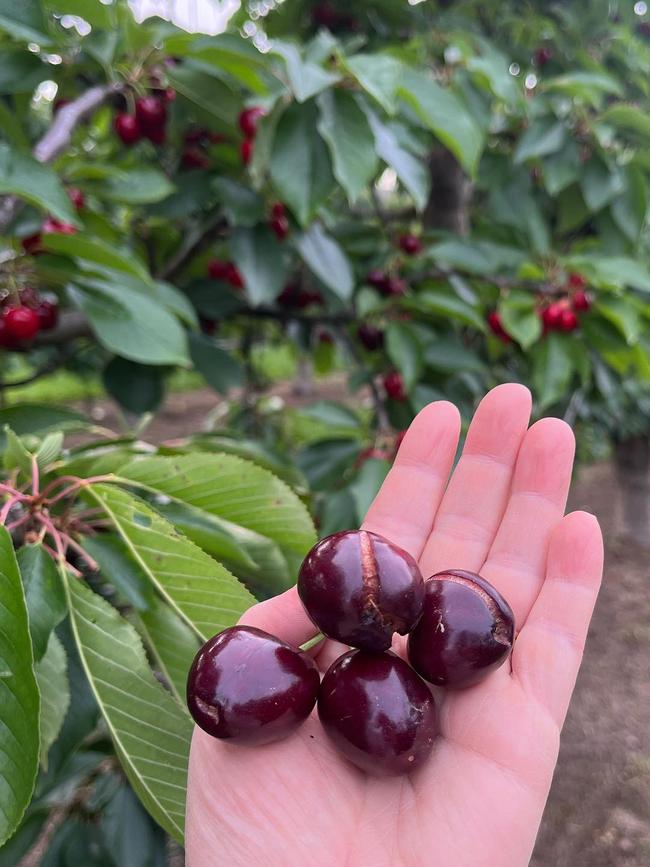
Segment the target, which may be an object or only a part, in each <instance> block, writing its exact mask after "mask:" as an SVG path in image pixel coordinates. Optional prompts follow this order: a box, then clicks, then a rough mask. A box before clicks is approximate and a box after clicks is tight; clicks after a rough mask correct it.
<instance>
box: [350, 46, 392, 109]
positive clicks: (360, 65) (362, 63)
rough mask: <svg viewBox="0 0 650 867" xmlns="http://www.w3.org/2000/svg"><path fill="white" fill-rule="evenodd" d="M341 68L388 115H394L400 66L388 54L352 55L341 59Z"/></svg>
mask: <svg viewBox="0 0 650 867" xmlns="http://www.w3.org/2000/svg"><path fill="white" fill-rule="evenodd" d="M341 62H342V64H343V68H344V69H345V70H346V71H347V72H349V73H350V74H351V75H353V76H354V77H355V78H356V80H357V81H358V82H359V84H360V85H361V87H362V88H363V89H364V90H365V91H366V93H368V94H370V96H372V97H373V99H376V100H377V102H378V103H379V105H381V107H382V108H383V109H384V110H385V111H386V112H387V113H388V114H394V112H395V101H396V94H397V88H398V85H399V81H400V78H401V75H402V64H401V62H400V61H399V60H397V58H395V57H391V55H390V54H354V55H353V56H352V57H343V58H342V59H341Z"/></svg>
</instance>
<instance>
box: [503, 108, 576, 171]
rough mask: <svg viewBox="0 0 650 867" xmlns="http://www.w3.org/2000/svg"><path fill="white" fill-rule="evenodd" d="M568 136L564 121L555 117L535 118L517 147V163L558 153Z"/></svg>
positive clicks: (515, 159)
mask: <svg viewBox="0 0 650 867" xmlns="http://www.w3.org/2000/svg"><path fill="white" fill-rule="evenodd" d="M566 138H567V128H566V126H565V124H564V122H563V121H561V120H555V118H553V117H542V118H539V119H538V120H534V121H533V122H532V123H531V125H530V126H529V127H528V129H527V130H526V132H525V133H524V134H523V135H522V137H521V138H520V139H519V142H518V144H517V147H516V148H515V153H514V161H515V164H520V163H523V162H525V161H526V160H529V159H532V158H534V157H545V156H548V155H549V154H554V153H557V152H558V151H559V150H560V148H562V147H563V146H564V143H565V141H566Z"/></svg>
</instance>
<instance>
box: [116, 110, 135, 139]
mask: <svg viewBox="0 0 650 867" xmlns="http://www.w3.org/2000/svg"><path fill="white" fill-rule="evenodd" d="M113 129H114V130H115V132H116V134H117V137H118V138H119V139H120V141H121V142H122V143H123V144H125V145H127V146H131V145H134V144H135V143H136V142H138V141H140V139H141V138H142V130H141V128H140V124H139V123H138V121H137V119H136V117H135V115H133V114H127V113H126V112H120V113H119V114H116V115H115V119H114V120H113Z"/></svg>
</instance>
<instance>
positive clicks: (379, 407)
mask: <svg viewBox="0 0 650 867" xmlns="http://www.w3.org/2000/svg"><path fill="white" fill-rule="evenodd" d="M338 334H339V337H340V339H341V341H342V342H343V344H344V345H345V347H346V348H347V350H348V352H349V353H350V355H351V356H352V358H353V360H354V362H355V364H357V365H358V366H359V367H365V366H364V363H363V360H362V358H361V357H360V356H359V353H358V351H357V348H356V346H355V345H354V341H353V340H352V339H351V338H350V335H349V334H348V333H347V332H346V331H345V330H344V329H341V330H340V331H339V332H338ZM368 387H369V388H370V394H371V396H372V403H373V406H374V408H375V415H376V416H377V430H378V432H379V433H386V431H389V430H390V427H391V425H390V422H389V420H388V413H387V412H386V406H385V404H384V401H383V398H382V396H381V392H380V391H379V388H378V387H377V383H376V382H375V380H374V378H373V377H372V376H370V377H369V378H368Z"/></svg>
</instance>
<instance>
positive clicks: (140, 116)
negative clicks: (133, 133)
mask: <svg viewBox="0 0 650 867" xmlns="http://www.w3.org/2000/svg"><path fill="white" fill-rule="evenodd" d="M135 117H136V120H137V122H138V124H139V125H140V128H141V129H142V130H143V131H144V132H145V133H147V134H148V133H149V132H151V130H153V129H158V128H160V127H163V126H164V125H165V122H166V120H167V106H166V105H165V103H164V101H163V100H162V99H161V98H160V97H159V96H153V95H149V96H141V97H140V98H139V99H136V101H135Z"/></svg>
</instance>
